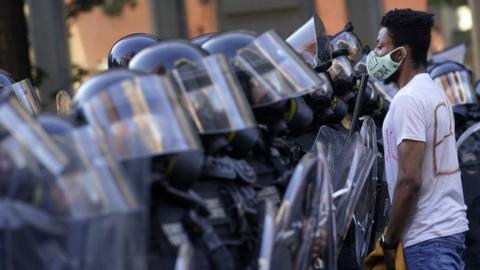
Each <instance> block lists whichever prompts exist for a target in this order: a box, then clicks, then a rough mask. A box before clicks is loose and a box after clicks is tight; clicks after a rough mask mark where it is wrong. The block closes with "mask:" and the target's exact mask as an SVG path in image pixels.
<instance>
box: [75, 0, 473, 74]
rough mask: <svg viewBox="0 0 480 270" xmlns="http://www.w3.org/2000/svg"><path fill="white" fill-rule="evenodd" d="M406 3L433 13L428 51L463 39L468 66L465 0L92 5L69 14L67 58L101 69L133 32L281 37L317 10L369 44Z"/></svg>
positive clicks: (144, 0) (162, 0)
mask: <svg viewBox="0 0 480 270" xmlns="http://www.w3.org/2000/svg"><path fill="white" fill-rule="evenodd" d="M406 7H409V8H412V9H417V10H424V11H430V12H433V13H435V14H436V20H437V24H436V25H435V29H434V31H433V34H432V38H433V39H432V52H438V51H441V50H443V49H445V48H448V47H450V46H454V45H458V44H460V43H465V44H466V45H467V53H466V54H467V57H466V59H467V65H470V66H473V63H472V61H471V59H472V57H470V56H471V55H472V52H471V49H470V47H471V46H470V43H471V42H470V40H471V38H470V36H471V34H470V33H471V29H472V15H471V12H470V8H469V6H468V3H467V0H458V1H448V0H428V1H427V0H334V1H333V0H311V1H309V0H302V1H300V0H262V1H258V0H242V1H235V0H215V1H214V0H183V1H177V0H138V1H137V5H136V6H135V7H130V6H126V7H124V9H123V11H122V13H121V14H120V15H118V16H114V17H109V16H107V15H105V14H103V13H102V11H101V9H100V8H94V9H93V10H92V11H90V12H87V13H82V14H80V15H79V16H77V17H75V18H73V19H70V21H69V22H68V23H69V29H70V52H71V59H72V63H74V64H76V65H79V66H81V67H82V68H84V69H86V70H87V71H89V72H94V71H96V70H98V69H104V68H105V65H106V64H105V63H106V57H107V54H108V51H109V49H110V47H111V45H112V44H113V43H114V42H115V41H116V40H117V39H119V38H120V37H122V36H124V35H127V34H130V33H135V32H148V33H154V34H157V35H158V36H160V37H161V38H191V37H195V36H197V35H200V34H203V33H209V32H220V31H226V30H232V29H241V28H244V29H249V30H254V31H257V32H259V33H261V32H263V31H265V30H269V29H274V30H276V31H277V32H278V33H279V34H280V35H281V36H284V37H285V36H288V34H289V33H291V32H292V31H293V30H294V29H296V28H297V27H298V26H300V25H301V24H302V23H303V22H305V21H306V20H308V18H309V17H310V16H311V15H312V14H313V13H317V14H319V15H320V17H321V18H322V20H323V22H324V24H325V26H326V30H327V33H328V34H335V33H336V32H338V31H340V30H341V29H342V28H343V27H344V25H345V24H346V23H347V22H348V21H352V22H353V24H354V26H355V32H356V33H357V34H358V35H359V37H360V39H361V40H362V42H364V43H365V44H369V45H371V46H373V45H375V44H374V42H375V39H376V34H377V31H378V24H379V20H380V18H381V16H382V14H384V13H385V12H386V11H388V10H391V9H394V8H406Z"/></svg>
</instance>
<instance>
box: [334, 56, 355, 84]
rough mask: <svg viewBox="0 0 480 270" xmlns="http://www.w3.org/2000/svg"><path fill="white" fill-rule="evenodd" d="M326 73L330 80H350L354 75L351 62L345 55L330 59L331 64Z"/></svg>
mask: <svg viewBox="0 0 480 270" xmlns="http://www.w3.org/2000/svg"><path fill="white" fill-rule="evenodd" d="M328 74H329V75H330V78H331V79H332V81H338V80H347V81H350V80H351V79H352V78H353V77H354V76H355V73H354V71H353V67H352V64H351V63H350V61H348V58H347V57H345V56H338V57H335V58H334V59H333V60H332V66H330V68H329V69H328Z"/></svg>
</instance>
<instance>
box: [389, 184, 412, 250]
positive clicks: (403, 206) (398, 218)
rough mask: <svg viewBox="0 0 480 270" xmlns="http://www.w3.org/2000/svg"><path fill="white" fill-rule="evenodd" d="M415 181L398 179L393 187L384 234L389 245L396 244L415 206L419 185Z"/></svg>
mask: <svg viewBox="0 0 480 270" xmlns="http://www.w3.org/2000/svg"><path fill="white" fill-rule="evenodd" d="M417 183H419V181H416V179H409V178H399V179H398V181H397V185H396V187H395V191H394V195H393V202H392V209H391V212H390V221H389V223H388V227H387V228H388V229H387V233H386V235H385V236H386V240H387V241H388V242H389V243H393V244H395V243H398V241H400V238H401V237H402V235H403V233H404V230H405V227H406V226H407V224H408V223H409V222H410V219H411V218H412V215H413V213H414V212H415V208H416V206H417V202H418V197H419V193H420V186H421V185H420V184H417Z"/></svg>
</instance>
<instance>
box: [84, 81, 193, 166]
mask: <svg viewBox="0 0 480 270" xmlns="http://www.w3.org/2000/svg"><path fill="white" fill-rule="evenodd" d="M83 111H84V113H85V116H86V118H87V120H88V122H89V123H91V124H93V125H96V126H98V127H100V128H101V129H103V131H104V132H105V133H106V137H107V140H108V141H109V142H110V143H111V144H112V148H113V150H114V153H115V155H116V157H117V159H121V160H127V159H136V158H142V157H149V156H155V155H162V154H169V153H176V152H182V151H188V150H200V149H201V145H200V142H199V139H198V137H197V136H196V134H195V133H194V132H195V130H194V128H193V126H192V125H191V123H190V122H189V120H188V118H187V116H186V114H185V113H184V111H183V110H182V108H181V104H180V102H179V99H178V96H177V95H176V93H175V91H174V90H173V87H172V83H171V80H170V79H168V78H167V77H159V76H156V75H150V76H143V77H140V78H137V79H135V80H133V81H132V80H127V81H123V82H121V83H118V84H115V85H113V86H110V87H108V88H107V89H106V90H104V91H102V92H100V93H98V94H97V95H95V96H94V97H92V98H91V99H90V100H88V101H87V102H85V105H84V106H83Z"/></svg>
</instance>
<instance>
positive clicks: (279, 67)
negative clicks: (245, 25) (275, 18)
mask: <svg viewBox="0 0 480 270" xmlns="http://www.w3.org/2000/svg"><path fill="white" fill-rule="evenodd" d="M235 60H236V61H235V62H236V64H237V65H238V67H239V68H240V69H242V70H244V71H245V72H246V73H247V74H248V75H249V76H250V78H251V81H250V85H251V87H250V89H248V90H247V97H248V98H249V101H250V104H251V105H252V106H254V107H255V106H262V105H268V104H272V103H276V102H279V101H282V100H284V99H289V98H294V97H298V96H302V95H305V94H308V93H311V92H313V91H316V90H318V89H319V88H320V86H321V85H322V84H323V82H322V81H321V80H320V79H319V78H318V76H317V75H316V74H315V72H313V71H312V70H311V69H310V68H309V67H308V65H307V64H306V63H305V62H304V61H303V60H302V59H301V58H300V57H299V56H298V55H297V54H296V53H295V52H294V51H293V50H292V49H291V48H290V47H289V46H288V44H286V43H285V42H284V41H283V40H282V39H281V38H280V37H279V36H278V35H277V34H276V33H275V32H274V31H269V32H266V33H264V34H262V35H261V36H259V37H257V38H256V39H255V40H254V41H253V42H252V43H251V44H250V45H249V46H247V47H245V48H242V49H240V50H239V51H238V54H237V57H236V58H235ZM327 94H329V93H325V95H327Z"/></svg>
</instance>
